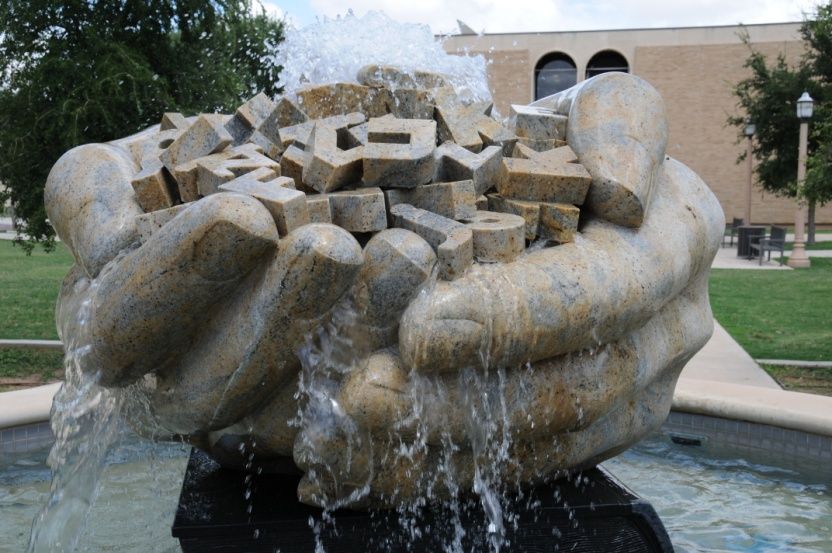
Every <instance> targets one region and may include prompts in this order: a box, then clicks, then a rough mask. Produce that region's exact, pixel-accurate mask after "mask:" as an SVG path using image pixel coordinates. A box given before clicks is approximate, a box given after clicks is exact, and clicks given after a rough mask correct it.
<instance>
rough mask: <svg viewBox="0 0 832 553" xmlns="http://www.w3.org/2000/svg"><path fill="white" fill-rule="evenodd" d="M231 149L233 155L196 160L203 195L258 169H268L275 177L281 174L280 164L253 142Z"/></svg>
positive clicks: (199, 188)
mask: <svg viewBox="0 0 832 553" xmlns="http://www.w3.org/2000/svg"><path fill="white" fill-rule="evenodd" d="M231 151H232V155H231V157H225V156H216V157H215V156H206V157H204V158H200V159H198V160H196V163H197V167H198V169H197V190H198V192H199V193H200V194H201V195H202V196H208V195H209V194H214V193H216V192H217V190H218V189H219V187H220V185H221V184H223V183H226V182H229V181H232V180H234V179H236V178H237V177H240V176H242V175H244V174H246V173H250V172H252V171H255V170H257V169H268V170H270V171H271V173H273V177H276V176H279V175H280V164H279V163H278V162H276V161H274V160H272V159H271V158H268V157H266V156H264V155H263V154H261V153H260V152H259V151H257V147H256V146H255V145H253V144H244V145H242V146H235V147H234V148H232V149H231ZM258 180H265V179H264V178H262V177H261V178H259V179H258Z"/></svg>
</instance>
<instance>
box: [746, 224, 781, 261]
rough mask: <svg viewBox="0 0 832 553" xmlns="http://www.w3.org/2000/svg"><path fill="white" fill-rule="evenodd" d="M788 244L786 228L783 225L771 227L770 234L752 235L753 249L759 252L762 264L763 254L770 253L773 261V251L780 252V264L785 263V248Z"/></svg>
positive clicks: (769, 256)
mask: <svg viewBox="0 0 832 553" xmlns="http://www.w3.org/2000/svg"><path fill="white" fill-rule="evenodd" d="M785 245H786V229H784V228H783V227H775V226H772V227H771V232H770V233H769V235H768V236H752V237H751V251H752V252H757V253H758V254H759V256H760V265H762V264H763V255H764V254H766V253H767V254H768V260H769V261H771V252H780V265H782V264H783V256H784V252H783V248H784V246H785Z"/></svg>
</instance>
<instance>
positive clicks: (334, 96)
mask: <svg viewBox="0 0 832 553" xmlns="http://www.w3.org/2000/svg"><path fill="white" fill-rule="evenodd" d="M297 95H298V103H299V104H300V107H301V109H303V111H304V112H305V113H306V115H308V116H309V117H310V118H311V119H321V118H323V117H332V116H333V115H344V114H347V113H351V112H356V111H357V112H361V113H364V114H366V115H367V117H381V116H382V115H386V114H388V113H390V112H392V111H393V95H392V94H391V93H390V91H389V90H387V89H384V88H374V87H369V86H362V85H360V84H355V83H332V84H324V85H314V86H308V87H304V88H301V89H300V90H298V91H297Z"/></svg>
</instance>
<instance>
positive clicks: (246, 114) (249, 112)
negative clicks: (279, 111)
mask: <svg viewBox="0 0 832 553" xmlns="http://www.w3.org/2000/svg"><path fill="white" fill-rule="evenodd" d="M272 111H274V102H272V100H271V98H269V97H268V96H266V95H265V94H263V93H262V92H260V93H259V94H257V95H256V96H254V97H253V98H250V99H249V100H248V101H246V103H245V104H243V105H241V106H240V107H238V108H237V111H236V112H234V115H233V116H232V117H231V119H229V120H228V122H227V123H226V124H225V128H226V129H227V130H228V132H229V133H231V136H233V137H234V144H235V145H240V144H243V143H245V142H246V141H247V140H248V139H249V138H250V137H251V134H252V133H253V132H254V131H255V130H257V129H258V128H259V127H260V125H262V124H263V122H264V121H265V120H266V119H267V118H268V117H269V114H271V113H272Z"/></svg>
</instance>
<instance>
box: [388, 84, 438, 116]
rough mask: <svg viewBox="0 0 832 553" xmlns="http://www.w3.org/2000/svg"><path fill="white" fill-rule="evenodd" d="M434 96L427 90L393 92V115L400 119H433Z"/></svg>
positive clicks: (405, 89) (400, 89) (403, 89)
mask: <svg viewBox="0 0 832 553" xmlns="http://www.w3.org/2000/svg"><path fill="white" fill-rule="evenodd" d="M435 107H436V106H435V105H434V102H433V94H431V93H430V92H428V91H427V90H416V89H408V88H399V89H397V90H393V113H392V115H394V116H395V117H398V118H400V119H433V110H434V109H435Z"/></svg>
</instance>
